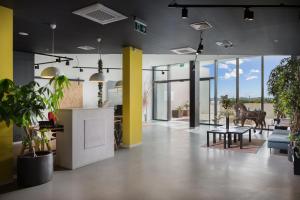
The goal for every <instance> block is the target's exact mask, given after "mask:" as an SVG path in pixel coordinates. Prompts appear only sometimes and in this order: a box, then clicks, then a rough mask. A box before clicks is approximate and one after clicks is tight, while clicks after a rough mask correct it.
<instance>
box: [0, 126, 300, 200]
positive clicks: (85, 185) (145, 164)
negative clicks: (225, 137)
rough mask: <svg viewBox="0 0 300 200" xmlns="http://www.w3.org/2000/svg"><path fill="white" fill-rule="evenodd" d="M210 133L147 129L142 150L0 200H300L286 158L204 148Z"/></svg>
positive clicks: (119, 154) (57, 176)
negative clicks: (207, 135)
mask: <svg viewBox="0 0 300 200" xmlns="http://www.w3.org/2000/svg"><path fill="white" fill-rule="evenodd" d="M207 128H208V126H201V127H200V128H197V129H195V130H189V129H188V128H187V124H186V123H184V122H183V123H177V122H176V123H165V122H158V123H151V124H147V125H145V126H144V131H143V132H144V139H143V145H141V146H138V147H135V148H132V149H130V150H125V149H124V150H120V151H118V152H117V153H116V155H115V157H114V158H112V159H107V160H105V161H101V162H99V163H95V164H93V165H90V166H86V167H82V168H80V169H77V170H74V171H56V172H55V175H54V178H53V181H51V182H49V183H47V184H44V185H40V186H37V187H32V188H26V189H19V190H17V191H13V192H9V193H5V194H2V195H0V199H3V200H15V199H16V200H17V199H18V200H20V199H22V200H100V199H101V200H106V199H123V200H127V199H128V200H135V199H137V200H148V199H149V200H150V199H157V200H165V199H174V200H177V199H178V200H179V199H180V200H193V199H203V200H210V199H213V200H217V199H221V200H227V199H230V200H233V199H238V200H248V199H253V200H254V199H257V200H268V199H270V200H276V199H280V200H289V199H291V200H292V199H298V200H299V199H300V190H299V186H300V176H294V175H293V171H292V170H293V168H292V164H291V163H289V162H288V161H287V156H286V155H282V154H278V153H277V152H272V154H271V155H270V152H269V150H268V149H267V148H266V147H265V145H264V147H262V148H261V149H260V150H259V152H258V153H257V154H249V153H238V152H233V151H224V150H218V149H207V148H205V147H201V146H203V144H205V142H206V134H205V133H206V129H207ZM264 134H265V133H264ZM253 137H258V138H261V137H264V136H261V135H259V134H256V135H253Z"/></svg>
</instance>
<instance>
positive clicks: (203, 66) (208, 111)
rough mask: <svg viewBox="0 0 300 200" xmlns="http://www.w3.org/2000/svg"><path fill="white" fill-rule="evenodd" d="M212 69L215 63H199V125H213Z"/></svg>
mask: <svg viewBox="0 0 300 200" xmlns="http://www.w3.org/2000/svg"><path fill="white" fill-rule="evenodd" d="M214 69H215V61H200V70H199V73H200V74H199V77H200V81H199V84H200V85H199V90H200V91H199V104H200V106H199V121H200V123H201V124H214V123H215V120H214V111H215V98H214V94H215V92H214V84H215V79H214Z"/></svg>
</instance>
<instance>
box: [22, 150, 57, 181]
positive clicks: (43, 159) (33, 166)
mask: <svg viewBox="0 0 300 200" xmlns="http://www.w3.org/2000/svg"><path fill="white" fill-rule="evenodd" d="M36 155H37V157H33V154H32V153H29V154H25V155H22V156H19V157H18V164H17V166H18V167H17V174H18V184H19V185H20V186H23V187H30V186H35V185H40V184H43V183H47V182H49V181H50V180H51V179H52V177H53V154H52V152H49V151H41V152H36Z"/></svg>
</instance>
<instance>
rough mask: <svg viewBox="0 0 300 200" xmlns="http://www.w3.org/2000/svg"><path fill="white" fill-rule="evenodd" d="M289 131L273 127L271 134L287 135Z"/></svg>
mask: <svg viewBox="0 0 300 200" xmlns="http://www.w3.org/2000/svg"><path fill="white" fill-rule="evenodd" d="M289 134H290V131H288V130H281V129H274V130H273V133H272V135H289Z"/></svg>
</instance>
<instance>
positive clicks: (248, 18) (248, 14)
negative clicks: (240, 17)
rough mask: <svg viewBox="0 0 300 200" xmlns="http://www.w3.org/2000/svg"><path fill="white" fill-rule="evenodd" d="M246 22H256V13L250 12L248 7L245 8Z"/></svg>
mask: <svg viewBox="0 0 300 200" xmlns="http://www.w3.org/2000/svg"><path fill="white" fill-rule="evenodd" d="M244 20H245V21H253V20H254V12H253V11H252V10H250V9H249V8H248V7H247V8H245V11H244Z"/></svg>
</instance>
